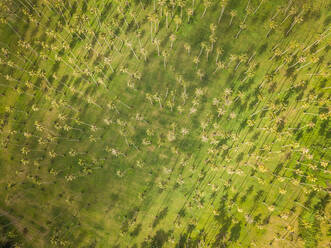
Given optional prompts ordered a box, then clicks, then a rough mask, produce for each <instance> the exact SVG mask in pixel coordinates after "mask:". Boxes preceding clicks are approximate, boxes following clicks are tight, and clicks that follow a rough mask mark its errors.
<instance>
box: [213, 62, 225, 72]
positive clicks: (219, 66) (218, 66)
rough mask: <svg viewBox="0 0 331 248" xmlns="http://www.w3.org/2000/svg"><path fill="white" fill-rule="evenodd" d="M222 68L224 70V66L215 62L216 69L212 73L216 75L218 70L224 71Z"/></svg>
mask: <svg viewBox="0 0 331 248" xmlns="http://www.w3.org/2000/svg"><path fill="white" fill-rule="evenodd" d="M224 68H225V65H224V64H223V63H222V62H221V61H218V62H216V69H215V71H214V73H216V72H217V71H218V70H220V69H224Z"/></svg>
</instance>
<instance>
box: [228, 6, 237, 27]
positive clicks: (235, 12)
mask: <svg viewBox="0 0 331 248" xmlns="http://www.w3.org/2000/svg"><path fill="white" fill-rule="evenodd" d="M230 16H231V19H230V23H229V26H231V24H232V21H233V18H234V17H235V16H237V11H235V10H231V12H230Z"/></svg>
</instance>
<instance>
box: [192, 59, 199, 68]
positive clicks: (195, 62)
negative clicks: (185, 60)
mask: <svg viewBox="0 0 331 248" xmlns="http://www.w3.org/2000/svg"><path fill="white" fill-rule="evenodd" d="M199 62H200V59H199V57H198V56H195V57H194V58H193V63H194V64H196V67H198V64H199Z"/></svg>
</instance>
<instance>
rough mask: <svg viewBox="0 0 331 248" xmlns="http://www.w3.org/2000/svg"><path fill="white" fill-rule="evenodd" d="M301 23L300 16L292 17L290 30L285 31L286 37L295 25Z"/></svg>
mask: <svg viewBox="0 0 331 248" xmlns="http://www.w3.org/2000/svg"><path fill="white" fill-rule="evenodd" d="M301 22H303V18H302V16H296V17H294V20H293V22H292V24H291V27H290V29H289V30H288V31H287V33H286V35H288V34H289V33H290V32H291V30H292V29H293V28H294V26H295V25H296V24H298V23H301Z"/></svg>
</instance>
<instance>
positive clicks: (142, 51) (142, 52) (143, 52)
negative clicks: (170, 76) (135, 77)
mask: <svg viewBox="0 0 331 248" xmlns="http://www.w3.org/2000/svg"><path fill="white" fill-rule="evenodd" d="M140 53H141V54H142V55H143V56H144V61H145V62H146V60H147V52H146V50H145V48H141V49H140Z"/></svg>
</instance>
